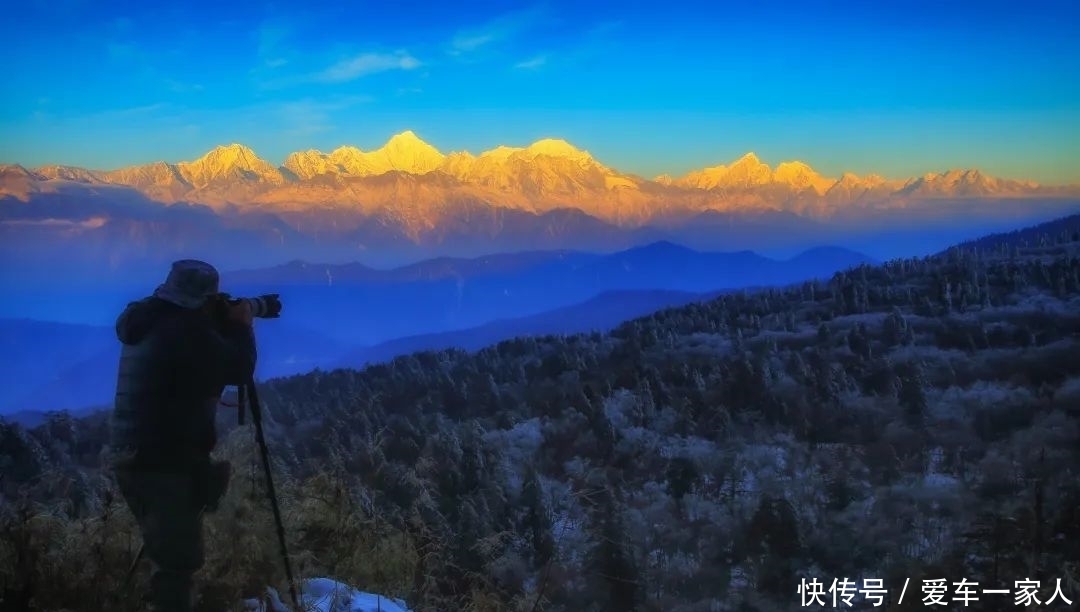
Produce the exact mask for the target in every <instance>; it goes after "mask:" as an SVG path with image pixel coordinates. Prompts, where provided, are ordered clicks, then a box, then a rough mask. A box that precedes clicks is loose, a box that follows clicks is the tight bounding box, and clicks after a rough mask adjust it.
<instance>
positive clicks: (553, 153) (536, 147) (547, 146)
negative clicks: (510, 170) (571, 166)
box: [525, 138, 592, 160]
mask: <svg viewBox="0 0 1080 612" xmlns="http://www.w3.org/2000/svg"><path fill="white" fill-rule="evenodd" d="M525 152H526V153H529V154H532V155H547V156H550V157H564V158H568V159H576V160H585V159H591V158H592V157H591V156H590V155H589V153H588V152H587V151H582V150H581V149H578V148H577V147H575V146H574V145H572V144H570V143H569V142H566V141H565V140H563V139H561V138H541V139H540V140H537V141H536V142H534V143H532V144H531V145H529V146H528V147H527V148H526V149H525Z"/></svg>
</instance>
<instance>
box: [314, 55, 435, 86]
mask: <svg viewBox="0 0 1080 612" xmlns="http://www.w3.org/2000/svg"><path fill="white" fill-rule="evenodd" d="M419 67H420V60H418V59H416V58H415V57H413V56H411V55H409V54H408V53H406V52H404V51H398V52H397V53H362V54H360V55H357V56H355V57H351V58H348V59H344V60H342V61H340V62H338V63H336V64H334V65H333V66H330V67H329V68H327V69H326V70H323V71H322V72H320V73H318V74H317V75H316V77H315V79H316V80H318V81H322V82H328V83H344V82H347V81H353V80H356V79H358V78H360V77H362V76H366V75H369V74H375V73H378V72H386V71H388V70H413V69H416V68H419Z"/></svg>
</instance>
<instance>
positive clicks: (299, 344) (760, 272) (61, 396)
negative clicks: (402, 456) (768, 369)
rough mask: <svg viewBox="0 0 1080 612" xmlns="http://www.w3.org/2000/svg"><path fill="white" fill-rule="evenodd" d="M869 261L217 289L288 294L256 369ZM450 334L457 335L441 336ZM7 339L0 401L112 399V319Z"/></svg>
mask: <svg viewBox="0 0 1080 612" xmlns="http://www.w3.org/2000/svg"><path fill="white" fill-rule="evenodd" d="M869 261H870V259H869V258H867V257H866V256H864V255H862V254H860V253H855V252H851V251H847V250H844V249H839V248H818V249H813V250H811V251H808V252H806V253H803V254H802V255H799V256H797V257H795V258H792V259H790V260H787V261H778V260H773V259H769V258H766V257H762V256H760V255H757V254H755V253H752V252H749V251H745V252H736V253H702V252H698V251H695V250H692V249H688V248H686V247H682V246H679V245H676V244H672V243H669V242H658V243H653V244H650V245H646V246H644V247H638V248H634V249H629V250H626V251H622V252H619V253H615V254H612V255H594V254H589V253H579V252H572V251H556V252H548V253H541V252H530V253H519V254H501V255H493V256H490V257H483V258H478V259H451V258H442V259H437V260H431V261H425V262H421V263H418V264H413V265H409V266H404V267H401V268H397V269H393V270H385V271H380V270H374V269H371V268H367V267H364V266H359V265H349V264H346V265H340V266H334V265H313V264H303V263H299V262H295V263H292V264H288V265H285V266H280V267H275V268H269V269H262V270H248V271H240V272H235V273H225V274H223V278H222V288H223V289H225V290H227V291H230V292H231V293H233V294H234V295H238V296H251V295H258V294H261V293H269V292H275V293H279V294H280V295H281V296H282V300H283V302H284V310H283V311H282V318H281V319H278V320H273V321H258V322H257V325H256V331H257V333H258V337H259V370H258V374H259V376H260V377H272V376H280V375H285V374H293V373H297V372H307V371H310V370H312V369H315V368H317V367H319V368H326V367H330V366H332V365H334V364H340V363H342V361H341V359H342V356H343V355H345V354H346V352H347V351H350V350H354V349H355V347H358V346H370V347H373V348H369V349H365V351H361V353H360V354H359V355H360V356H363V355H366V356H363V357H362V358H363V359H364V360H368V359H373V358H376V357H378V356H379V355H392V354H398V353H397V351H405V350H412V349H413V348H415V349H416V350H420V349H424V348H431V347H433V346H434V347H437V346H438V345H439V343H446V342H449V343H450V344H448V346H462V347H479V346H483V345H484V344H486V343H489V341H497V340H501V339H505V338H507V337H512V336H513V335H516V334H540V333H574V332H577V331H585V330H589V329H606V328H608V327H610V326H613V325H615V324H617V323H619V322H620V321H622V320H624V319H627V318H631V317H633V316H638V315H640V314H645V313H647V312H651V310H655V309H657V308H661V307H663V306H666V305H670V304H675V303H685V301H690V300H692V299H695V298H696V296H697V294H701V293H705V292H710V291H717V290H724V289H734V288H742V287H748V286H761V285H769V284H786V283H791V282H797V281H801V280H805V279H809V278H814V277H828V276H831V275H832V274H833V273H835V272H836V271H838V270H841V269H844V268H848V267H851V266H854V265H858V264H860V263H864V262H869ZM151 290H152V287H146V288H145V292H144V293H143V294H145V293H149V292H150V291H151ZM612 292H616V293H612ZM143 294H132V295H130V296H128V299H129V300H133V299H138V298H139V297H142V295H143ZM598 295H601V297H596V296H598ZM56 298H57V300H56V301H58V302H59V303H61V304H63V303H65V302H70V306H71V308H74V309H84V308H86V307H87V305H86V304H85V302H84V301H82V300H77V299H71V300H65V299H64V295H63V293H57V294H56ZM591 298H596V299H595V300H593V301H588V300H590V299H591ZM620 300H622V301H620ZM113 301H114V302H116V303H122V302H124V301H125V300H119V299H113ZM583 302H584V303H583ZM567 307H572V308H570V309H569V310H566V311H559V310H557V309H560V308H567ZM116 314H119V313H116ZM111 316H115V315H111ZM455 330H464V331H456V332H455ZM445 332H455V333H452V334H448V335H441V336H440V335H438V334H442V333H445ZM425 334H427V336H424V335H425ZM431 334H436V335H434V336H432V335H431ZM416 336H421V337H419V338H417V337H416ZM410 337H411V338H410ZM397 339H401V340H397ZM0 340H2V342H3V346H4V350H5V356H6V357H8V358H9V359H11V360H12V362H13V363H14V364H15V365H14V366H13V367H12V368H10V369H9V370H7V371H5V372H4V376H6V377H7V380H6V381H5V382H6V383H7V384H6V385H5V386H4V394H3V395H2V396H0V412H10V411H13V410H22V409H59V408H78V407H83V406H86V405H88V404H101V403H107V402H109V401H110V398H111V394H112V393H113V390H114V389H115V382H116V381H115V376H116V372H115V368H116V363H117V359H118V358H119V350H120V346H119V343H118V342H117V341H116V338H115V335H114V332H113V329H112V328H111V327H110V326H77V325H67V324H60V323H47V322H42V321H26V320H0ZM394 340H396V341H397V342H396V344H395V343H390V344H381V343H387V342H390V341H394ZM380 344H381V346H375V345H380ZM410 347H412V348H410ZM358 358H360V357H358V356H356V355H354V359H353V361H356V359H358Z"/></svg>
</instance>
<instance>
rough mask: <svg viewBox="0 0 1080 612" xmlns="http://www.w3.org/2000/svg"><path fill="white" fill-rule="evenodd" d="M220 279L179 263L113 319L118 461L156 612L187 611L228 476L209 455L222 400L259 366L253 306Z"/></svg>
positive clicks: (204, 268)
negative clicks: (206, 520)
mask: <svg viewBox="0 0 1080 612" xmlns="http://www.w3.org/2000/svg"><path fill="white" fill-rule="evenodd" d="M218 279H219V277H218V273H217V270H215V269H214V267H213V266H211V265H210V264H208V263H205V262H201V261H196V260H182V261H177V262H174V263H173V265H172V269H171V271H170V272H169V275H168V278H167V279H166V281H165V283H164V284H162V285H160V286H159V287H158V288H157V289H156V291H155V292H154V294H153V295H152V296H150V297H147V298H145V299H143V300H140V301H137V302H133V303H131V304H129V305H128V306H127V308H126V309H125V310H124V312H123V313H122V314H121V315H120V316H119V318H118V319H117V321H116V335H117V338H119V340H120V342H121V343H122V344H123V347H122V352H121V355H120V364H119V372H118V377H117V385H116V399H115V405H114V409H113V418H112V424H111V425H112V440H111V452H112V454H113V457H112V465H113V469H114V471H115V474H116V479H117V483H118V485H119V487H120V490H121V492H122V494H123V496H124V498H125V500H126V501H127V504H128V506H129V507H130V508H131V511H132V513H133V514H134V515H135V518H136V519H137V520H138V524H139V527H140V530H141V531H142V535H143V541H144V547H145V548H144V550H145V552H146V555H147V557H148V558H149V559H150V560H151V561H152V562H153V564H154V573H153V577H152V578H151V598H152V602H153V609H154V610H158V611H165V610H170V611H172V610H175V611H177V612H179V611H185V612H189V611H190V610H191V606H192V594H191V590H192V576H193V574H194V573H195V572H196V571H197V570H198V569H199V568H200V567H202V564H203V561H204V558H203V540H202V515H203V513H204V512H207V511H213V510H214V509H216V507H217V503H218V501H219V499H220V498H221V496H222V495H223V494H224V492H225V489H226V487H227V485H228V478H229V469H228V468H229V464H228V463H226V462H212V461H211V459H210V453H211V451H212V450H213V449H214V446H215V444H216V442H217V432H216V428H215V412H216V409H217V406H218V398H219V397H220V396H221V392H222V390H223V388H224V387H225V386H226V385H243V384H245V383H247V382H248V381H249V380H251V377H252V374H253V371H254V368H255V360H256V349H255V338H254V334H253V331H252V308H251V303H250V301H249V300H237V301H235V302H231V303H230V302H226V301H225V299H224V297H223V296H222V294H219V291H218V282H219V280H218Z"/></svg>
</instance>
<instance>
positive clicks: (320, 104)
mask: <svg viewBox="0 0 1080 612" xmlns="http://www.w3.org/2000/svg"><path fill="white" fill-rule="evenodd" d="M374 100H375V98H374V97H372V96H367V95H356V96H347V97H343V98H338V99H335V100H330V101H322V100H314V99H311V98H303V99H300V100H293V101H288V102H281V103H278V104H275V105H272V106H270V107H268V108H267V109H266V110H267V111H269V114H270V115H271V116H273V117H274V119H275V120H276V121H277V122H278V124H279V125H280V126H281V129H282V133H284V134H287V135H290V136H310V135H312V134H320V133H324V132H331V131H333V130H335V129H336V126H335V125H334V114H335V113H336V112H338V111H342V110H345V109H347V108H351V107H353V106H357V105H359V104H366V103H370V102H372V101H374Z"/></svg>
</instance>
